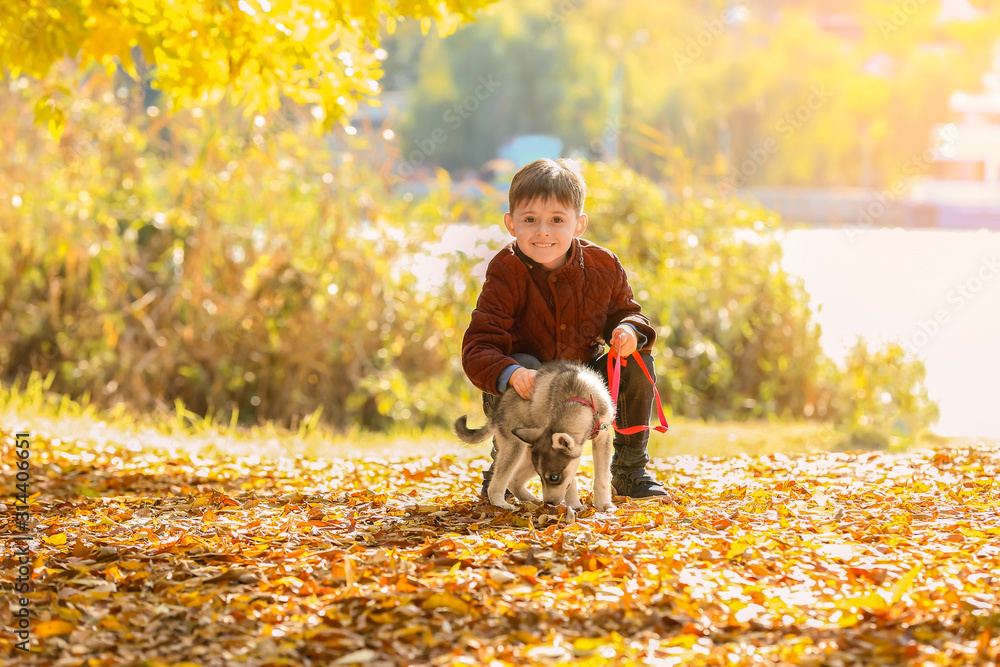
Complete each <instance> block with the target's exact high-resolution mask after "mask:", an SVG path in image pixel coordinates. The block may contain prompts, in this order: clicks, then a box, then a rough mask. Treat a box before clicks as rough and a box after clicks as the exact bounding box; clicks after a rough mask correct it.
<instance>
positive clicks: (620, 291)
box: [602, 257, 656, 352]
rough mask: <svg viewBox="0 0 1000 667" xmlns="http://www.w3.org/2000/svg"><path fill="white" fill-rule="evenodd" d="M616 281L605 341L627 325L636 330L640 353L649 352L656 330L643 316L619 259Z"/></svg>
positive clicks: (609, 304) (654, 339) (616, 268)
mask: <svg viewBox="0 0 1000 667" xmlns="http://www.w3.org/2000/svg"><path fill="white" fill-rule="evenodd" d="M615 270H616V273H617V275H616V279H615V285H614V288H613V289H612V294H611V300H610V302H609V303H608V319H607V322H606V323H605V325H604V331H603V332H602V333H603V334H604V340H606V341H610V340H611V336H612V334H613V332H614V330H615V327H617V326H618V325H620V324H625V325H628V326H630V327H632V328H633V329H634V330H635V333H636V338H637V339H638V341H639V344H638V350H637V351H639V352H649V351H650V350H652V349H653V344H654V343H655V342H656V329H654V328H653V326H652V325H651V324H650V323H649V318H648V317H646V316H645V315H643V314H642V307H641V306H640V305H639V304H638V303H637V302H636V300H635V298H634V297H633V295H632V286H631V285H630V284H629V282H628V275H627V274H626V273H625V269H624V267H622V265H621V262H620V261H618V258H617V257H616V258H615Z"/></svg>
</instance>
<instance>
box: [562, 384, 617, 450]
mask: <svg viewBox="0 0 1000 667" xmlns="http://www.w3.org/2000/svg"><path fill="white" fill-rule="evenodd" d="M566 402H567V403H583V404H584V405H586V406H587V407H588V408H590V409H591V410H593V411H594V430H593V431H591V433H590V436H589V437H588V438H587V439H588V440H593V439H594V438H596V437H597V434H598V433H600V432H601V431H604V430H606V429H607V428H608V426H609V425H608V424H602V423H601V420H600V418H599V417H598V416H597V404H596V403H594V395H593V394H591V395H590V400H589V401H588V400H585V399H582V398H567V399H566Z"/></svg>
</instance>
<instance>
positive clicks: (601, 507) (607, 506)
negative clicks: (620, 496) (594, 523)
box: [594, 500, 616, 512]
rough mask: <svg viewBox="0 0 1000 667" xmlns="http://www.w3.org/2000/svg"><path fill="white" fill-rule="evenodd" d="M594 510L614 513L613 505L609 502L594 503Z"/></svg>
mask: <svg viewBox="0 0 1000 667" xmlns="http://www.w3.org/2000/svg"><path fill="white" fill-rule="evenodd" d="M594 509H596V510H597V511H598V512H611V511H614V510H615V509H616V508H615V504H614V503H613V502H611V501H610V500H608V501H605V502H595V503H594Z"/></svg>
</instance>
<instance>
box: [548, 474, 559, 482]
mask: <svg viewBox="0 0 1000 667" xmlns="http://www.w3.org/2000/svg"><path fill="white" fill-rule="evenodd" d="M549 481H550V482H552V483H553V484H555V483H556V482H558V481H559V473H555V472H554V473H552V474H551V475H549Z"/></svg>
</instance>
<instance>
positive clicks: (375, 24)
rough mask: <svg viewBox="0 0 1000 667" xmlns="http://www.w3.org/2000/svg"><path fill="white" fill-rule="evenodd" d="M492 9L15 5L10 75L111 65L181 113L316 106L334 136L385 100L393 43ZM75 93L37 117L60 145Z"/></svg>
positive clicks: (480, 2)
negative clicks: (405, 30)
mask: <svg viewBox="0 0 1000 667" xmlns="http://www.w3.org/2000/svg"><path fill="white" fill-rule="evenodd" d="M491 2H493V0H443V1H442V2H435V3H432V2H421V1H420V0H402V1H400V2H393V1H391V0H372V1H371V2H352V3H329V2H322V1H321V0H297V1H296V2H292V1H291V0H273V1H271V0H239V2H238V3H237V2H228V1H227V2H223V1H221V0H211V1H209V2H200V1H198V0H182V1H181V2H163V1H162V0H143V1H141V2H140V1H135V2H131V1H130V2H96V1H93V0H57V1H56V2H49V1H48V0H13V1H12V2H7V3H3V4H2V6H0V63H3V69H2V70H0V72H2V74H3V76H4V78H17V77H19V76H21V75H27V76H29V77H33V78H36V79H46V77H47V76H48V75H49V74H50V72H52V70H53V68H54V66H55V65H56V64H57V63H58V62H60V61H62V60H64V59H67V58H69V59H73V60H75V61H77V62H78V63H79V65H80V68H79V72H80V74H79V78H85V77H87V76H90V75H91V73H92V71H93V70H94V69H95V67H96V66H103V67H104V68H105V69H106V70H107V71H108V72H113V71H115V70H116V69H119V68H120V69H122V70H124V71H125V72H127V73H128V74H129V75H130V76H131V77H132V78H134V79H135V78H138V77H139V74H140V70H142V71H145V70H146V69H147V67H148V72H149V76H150V77H151V84H152V86H154V87H155V88H157V89H159V90H160V91H162V92H163V94H164V95H165V97H166V98H167V100H168V103H169V106H170V107H171V108H183V107H191V106H194V105H205V104H211V103H214V102H218V101H219V100H221V99H223V98H224V97H228V98H229V99H230V100H231V101H232V102H234V103H237V104H240V105H242V106H243V108H244V109H245V111H246V113H247V114H252V113H254V112H258V111H267V110H271V109H275V108H277V107H278V106H279V105H280V103H281V99H282V97H285V98H287V99H289V100H292V101H294V102H297V103H299V104H309V105H314V108H315V109H316V111H315V113H314V115H315V116H317V117H318V118H320V119H322V120H323V124H324V127H327V128H329V127H331V126H332V125H333V124H335V123H336V122H337V121H339V120H342V119H344V118H345V117H349V116H350V114H351V113H352V111H353V110H354V108H355V107H356V105H357V102H358V101H359V100H363V99H369V98H371V97H372V96H374V95H375V94H376V93H378V91H379V84H378V78H379V75H380V73H381V63H380V56H382V54H383V52H382V50H381V48H380V46H379V43H380V40H381V35H382V34H383V32H388V33H391V32H393V30H394V29H395V27H396V25H397V23H398V22H401V21H404V20H407V19H416V20H417V21H419V23H420V25H421V28H422V29H423V30H424V32H426V31H428V30H429V28H430V27H431V24H432V23H436V24H437V26H438V28H439V30H441V31H442V32H443V33H448V32H451V31H453V30H454V29H455V28H456V27H457V26H458V24H459V23H460V22H461V21H463V20H467V19H470V18H471V17H472V16H473V14H474V13H475V11H476V10H477V9H479V8H481V7H483V6H485V5H488V4H490V3H491ZM68 94H70V91H68V90H66V89H65V88H62V89H60V88H59V87H58V86H57V85H56V84H55V83H53V85H52V87H51V89H50V90H49V92H47V93H45V94H43V95H42V96H41V98H40V99H39V100H38V102H39V104H38V105H37V107H36V115H37V116H38V118H39V119H40V120H48V121H49V126H50V129H51V130H52V131H53V132H54V133H56V134H58V133H59V132H60V131H61V128H62V125H63V122H64V115H65V109H64V105H63V104H62V103H61V100H62V98H61V95H68Z"/></svg>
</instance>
